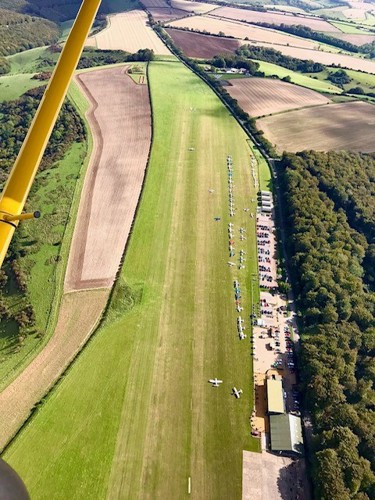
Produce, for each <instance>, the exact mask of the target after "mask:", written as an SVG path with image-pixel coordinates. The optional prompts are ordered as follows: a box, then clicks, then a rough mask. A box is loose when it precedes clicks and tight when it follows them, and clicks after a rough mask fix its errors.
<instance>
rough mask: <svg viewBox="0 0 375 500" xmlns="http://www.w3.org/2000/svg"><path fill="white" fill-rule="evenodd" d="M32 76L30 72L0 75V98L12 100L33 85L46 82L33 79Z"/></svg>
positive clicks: (37, 85)
mask: <svg viewBox="0 0 375 500" xmlns="http://www.w3.org/2000/svg"><path fill="white" fill-rule="evenodd" d="M32 77H33V75H32V74H20V75H9V76H8V75H5V76H0V100H1V101H12V100H14V99H18V98H19V97H21V95H22V94H24V93H25V92H27V91H28V90H30V89H32V88H34V87H39V86H40V85H45V83H46V82H42V81H40V80H33V78H32Z"/></svg>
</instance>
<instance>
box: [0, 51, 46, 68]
mask: <svg viewBox="0 0 375 500" xmlns="http://www.w3.org/2000/svg"><path fill="white" fill-rule="evenodd" d="M46 53H48V49H47V48H46V47H37V48H36V49H30V50H24V51H23V52H20V53H19V54H14V55H13V56H9V57H7V59H8V61H9V62H10V65H11V69H10V73H11V74H20V73H36V71H37V64H38V62H39V61H38V59H39V58H41V57H43V55H44V54H46Z"/></svg>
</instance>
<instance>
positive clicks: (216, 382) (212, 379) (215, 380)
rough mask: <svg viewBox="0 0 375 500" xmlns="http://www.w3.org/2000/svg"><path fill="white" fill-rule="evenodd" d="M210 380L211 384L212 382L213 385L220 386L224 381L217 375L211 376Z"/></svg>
mask: <svg viewBox="0 0 375 500" xmlns="http://www.w3.org/2000/svg"><path fill="white" fill-rule="evenodd" d="M209 382H210V384H212V387H219V385H220V384H222V383H223V381H222V380H219V379H217V378H216V377H215V378H210V379H209Z"/></svg>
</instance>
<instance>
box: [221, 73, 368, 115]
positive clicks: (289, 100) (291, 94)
mask: <svg viewBox="0 0 375 500" xmlns="http://www.w3.org/2000/svg"><path fill="white" fill-rule="evenodd" d="M225 89H226V90H227V91H228V92H229V94H230V95H231V96H232V97H233V98H234V99H237V101H238V104H239V105H240V106H241V108H242V109H243V110H244V111H246V112H247V113H249V115H250V116H254V117H257V116H262V115H269V114H271V113H280V112H281V111H287V110H288V109H289V110H290V109H297V108H302V107H305V106H318V105H322V104H327V103H329V102H331V101H330V100H329V99H327V98H326V97H324V96H322V95H321V94H318V92H314V91H313V90H310V89H306V88H304V87H299V86H298V85H293V84H291V83H286V82H281V81H280V80H271V79H264V78H246V79H241V80H231V81H230V86H228V87H225ZM374 109H375V108H374Z"/></svg>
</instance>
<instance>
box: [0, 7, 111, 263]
mask: <svg viewBox="0 0 375 500" xmlns="http://www.w3.org/2000/svg"><path fill="white" fill-rule="evenodd" d="M100 2H101V0H83V2H82V5H81V8H80V10H79V12H78V15H77V18H76V20H75V22H74V24H73V27H72V29H71V32H70V34H69V37H68V39H67V41H66V43H65V46H64V48H63V50H62V52H61V55H60V58H59V60H58V62H57V65H56V67H55V70H54V72H53V74H52V76H51V79H50V82H49V84H48V86H47V88H46V91H45V93H44V96H43V98H42V100H41V102H40V104H39V107H38V110H37V112H36V114H35V117H34V119H33V121H32V123H31V126H30V128H29V131H28V133H27V136H26V137H25V140H24V142H23V145H22V147H21V150H20V152H19V153H18V156H17V159H16V162H15V164H14V166H13V168H12V170H11V172H10V174H9V177H8V180H7V183H6V185H5V187H4V190H3V192H2V194H1V198H0V266H1V265H2V263H3V261H4V258H5V255H6V253H7V250H8V247H9V245H10V242H11V239H12V236H13V234H14V231H15V229H16V227H17V225H18V222H19V220H20V219H25V218H30V217H32V216H33V215H31V214H23V215H21V214H22V210H23V208H24V205H25V203H26V199H27V196H28V194H29V191H30V188H31V186H32V183H33V181H34V177H35V175H36V172H37V170H38V167H39V163H40V161H41V159H42V156H43V153H44V150H45V148H46V146H47V143H48V140H49V138H50V135H51V132H52V130H53V127H54V125H55V122H56V119H57V116H58V114H59V111H60V108H61V106H62V103H63V101H64V98H65V96H66V93H67V91H68V87H69V83H70V81H71V79H72V76H73V73H74V71H75V69H76V67H77V64H78V61H79V58H80V57H81V53H82V50H83V45H84V43H85V40H86V37H87V35H88V33H89V31H90V28H91V25H92V23H93V21H94V18H95V15H96V12H97V10H98V8H99V5H100ZM35 216H38V213H37V212H36V213H35Z"/></svg>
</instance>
